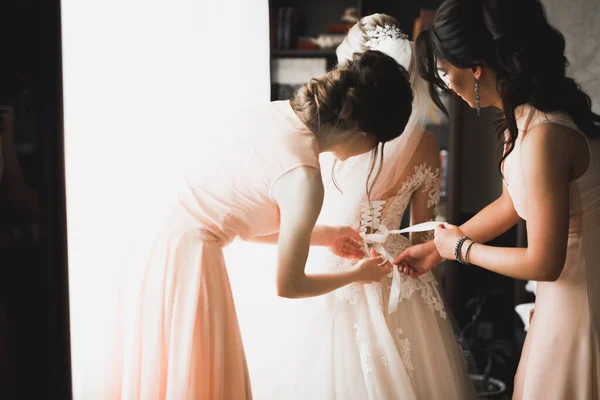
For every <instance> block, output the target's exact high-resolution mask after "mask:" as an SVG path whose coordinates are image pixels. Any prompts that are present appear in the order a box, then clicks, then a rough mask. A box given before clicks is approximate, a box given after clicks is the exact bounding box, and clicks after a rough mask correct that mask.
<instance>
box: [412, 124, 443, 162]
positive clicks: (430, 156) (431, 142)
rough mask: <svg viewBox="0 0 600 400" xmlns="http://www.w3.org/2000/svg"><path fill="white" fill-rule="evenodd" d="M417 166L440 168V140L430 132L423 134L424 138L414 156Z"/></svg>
mask: <svg viewBox="0 0 600 400" xmlns="http://www.w3.org/2000/svg"><path fill="white" fill-rule="evenodd" d="M413 161H414V164H415V165H421V164H423V163H426V164H428V165H431V166H438V165H439V163H440V143H439V141H438V138H437V137H436V136H435V135H434V134H433V133H432V132H431V131H428V130H425V131H424V132H423V138H422V139H421V141H420V142H419V145H418V146H417V149H416V151H415V154H414V156H413Z"/></svg>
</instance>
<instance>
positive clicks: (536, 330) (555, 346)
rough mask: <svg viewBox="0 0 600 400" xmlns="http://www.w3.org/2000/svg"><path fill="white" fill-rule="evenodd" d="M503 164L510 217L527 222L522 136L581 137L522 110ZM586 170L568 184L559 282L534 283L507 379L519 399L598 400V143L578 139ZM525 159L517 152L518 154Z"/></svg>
mask: <svg viewBox="0 0 600 400" xmlns="http://www.w3.org/2000/svg"><path fill="white" fill-rule="evenodd" d="M525 111H526V112H525V113H524V117H523V118H521V119H520V120H519V121H518V125H519V129H520V135H519V138H518V139H517V141H516V143H515V148H514V151H513V152H512V153H511V154H510V155H509V156H508V158H507V159H506V161H505V168H504V172H505V178H506V181H507V184H508V190H509V192H510V195H511V198H512V200H513V203H514V206H515V209H516V211H517V213H518V214H519V215H520V216H521V217H522V218H523V219H525V220H527V206H528V204H527V203H526V196H525V190H526V188H525V187H524V182H523V178H522V174H521V165H520V157H522V155H521V154H520V153H521V138H522V134H523V133H524V132H526V131H527V129H529V128H531V127H532V126H534V125H537V124H544V123H551V124H559V125H562V126H565V127H567V128H570V129H572V130H573V134H574V135H577V134H582V133H580V131H579V130H578V129H577V127H576V126H575V124H574V123H573V121H572V120H571V119H570V118H569V116H568V115H565V114H560V113H551V114H544V113H542V112H540V111H537V110H535V109H532V108H531V107H529V108H528V109H526V110H525ZM586 140H587V142H588V147H589V150H590V164H589V167H588V169H587V171H586V172H585V173H584V174H583V175H582V176H581V177H580V178H578V179H576V180H574V181H572V182H571V184H570V214H571V217H570V226H569V239H568V249H567V257H566V261H565V266H564V269H563V271H562V274H561V275H560V277H559V279H558V280H557V281H555V282H539V283H538V286H537V296H536V302H535V313H534V315H533V319H532V321H531V326H530V328H529V332H528V333H527V338H526V340H525V345H524V347H523V352H522V355H521V362H520V364H519V368H518V371H517V375H516V378H515V394H518V393H520V394H521V397H520V398H522V399H524V400H536V399H540V400H567V399H568V400H597V399H600V336H599V332H600V140H592V139H590V138H586ZM523 157H525V155H523Z"/></svg>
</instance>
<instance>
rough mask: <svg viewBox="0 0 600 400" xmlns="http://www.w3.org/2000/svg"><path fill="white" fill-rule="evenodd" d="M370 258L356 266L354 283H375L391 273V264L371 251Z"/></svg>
mask: <svg viewBox="0 0 600 400" xmlns="http://www.w3.org/2000/svg"><path fill="white" fill-rule="evenodd" d="M371 257H372V258H367V259H364V260H362V261H361V262H359V263H358V264H356V266H355V267H354V268H355V271H356V282H360V283H375V282H379V281H381V280H382V279H383V277H384V276H386V275H388V274H389V273H390V272H392V264H390V263H389V262H388V261H387V260H386V259H385V258H383V257H382V256H380V255H379V254H377V252H376V251H375V250H373V249H371Z"/></svg>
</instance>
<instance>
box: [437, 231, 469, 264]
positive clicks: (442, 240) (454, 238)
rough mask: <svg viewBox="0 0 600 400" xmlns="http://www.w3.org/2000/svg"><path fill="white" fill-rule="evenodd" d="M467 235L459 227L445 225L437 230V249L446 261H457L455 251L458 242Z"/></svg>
mask: <svg viewBox="0 0 600 400" xmlns="http://www.w3.org/2000/svg"><path fill="white" fill-rule="evenodd" d="M464 235H465V234H464V233H463V231H461V230H460V228H459V227H458V226H455V225H451V224H443V225H440V226H438V227H437V228H436V229H435V239H434V240H433V241H434V243H435V247H436V248H437V250H438V253H440V255H441V256H442V257H444V258H445V259H446V260H456V255H455V254H454V249H455V247H456V243H457V242H458V240H459V239H460V238H461V237H463V236H464Z"/></svg>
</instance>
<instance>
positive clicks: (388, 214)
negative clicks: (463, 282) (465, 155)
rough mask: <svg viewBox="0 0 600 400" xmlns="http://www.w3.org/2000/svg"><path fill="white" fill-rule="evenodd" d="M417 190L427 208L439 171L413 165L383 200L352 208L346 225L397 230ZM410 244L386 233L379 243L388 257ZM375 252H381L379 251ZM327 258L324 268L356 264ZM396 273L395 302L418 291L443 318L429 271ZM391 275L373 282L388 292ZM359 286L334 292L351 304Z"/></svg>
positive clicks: (436, 196)
mask: <svg viewBox="0 0 600 400" xmlns="http://www.w3.org/2000/svg"><path fill="white" fill-rule="evenodd" d="M418 190H421V191H423V192H427V193H428V196H429V200H428V202H427V206H428V207H429V208H432V207H435V206H436V205H437V204H438V203H439V200H440V189H439V170H435V171H433V170H432V168H431V167H430V166H428V165H426V164H421V165H419V166H416V167H415V172H414V173H413V174H412V175H411V176H410V177H408V178H407V179H406V181H405V182H404V184H403V185H402V187H401V189H400V190H399V191H398V192H397V194H396V195H395V196H392V197H390V198H388V199H386V200H372V201H371V202H368V201H363V202H362V203H361V204H360V205H359V207H358V209H356V212H355V214H354V215H353V216H352V220H351V221H348V224H350V225H351V226H352V227H353V228H354V229H356V230H358V231H361V230H363V231H364V230H365V229H366V228H370V229H371V230H378V229H380V228H383V229H388V230H395V229H398V228H399V227H400V223H401V221H402V216H403V214H404V212H405V211H406V208H407V207H408V205H409V203H410V200H411V198H412V196H413V194H414V193H415V192H417V191H418ZM410 245H411V243H410V240H409V239H408V238H406V237H405V236H403V235H389V236H388V237H387V239H386V240H385V242H384V243H382V247H383V249H384V250H385V252H386V253H387V254H388V255H389V257H391V258H392V259H393V258H395V257H396V256H398V255H400V253H402V251H404V250H405V249H406V248H407V247H409V246H410ZM379 252H380V253H381V251H379ZM330 257H331V260H330V262H326V263H325V265H326V268H328V269H347V268H352V267H353V266H354V265H355V264H356V261H355V260H349V259H345V258H340V257H337V256H334V255H330ZM398 275H399V279H400V293H399V296H398V299H399V300H398V301H399V302H401V301H403V299H410V298H411V297H412V295H413V294H414V293H415V292H417V291H420V292H421V296H422V298H423V300H424V301H425V302H426V304H427V305H428V306H429V308H430V309H431V310H432V311H437V312H438V313H439V314H440V316H442V317H443V318H445V317H446V312H445V310H444V306H443V303H442V300H441V296H440V294H439V292H438V288H437V286H438V283H437V280H436V278H435V277H434V275H433V274H432V273H431V272H429V273H427V274H425V275H422V276H421V277H419V278H416V279H414V278H411V277H408V276H406V275H404V274H398ZM392 277H393V276H392V274H390V275H389V276H388V277H387V278H386V280H385V282H383V281H382V282H381V283H379V284H376V285H380V288H379V289H378V290H386V291H388V292H389V291H390V289H391V288H392ZM363 286H365V285H362V284H358V283H353V284H351V285H348V286H346V287H343V288H340V289H338V290H337V291H336V293H335V294H336V296H337V297H338V299H339V300H341V301H346V302H349V303H351V304H355V303H356V302H357V301H358V299H359V296H358V294H359V293H360V291H361V290H363V289H362V287H363ZM382 307H383V304H382Z"/></svg>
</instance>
